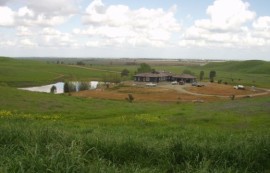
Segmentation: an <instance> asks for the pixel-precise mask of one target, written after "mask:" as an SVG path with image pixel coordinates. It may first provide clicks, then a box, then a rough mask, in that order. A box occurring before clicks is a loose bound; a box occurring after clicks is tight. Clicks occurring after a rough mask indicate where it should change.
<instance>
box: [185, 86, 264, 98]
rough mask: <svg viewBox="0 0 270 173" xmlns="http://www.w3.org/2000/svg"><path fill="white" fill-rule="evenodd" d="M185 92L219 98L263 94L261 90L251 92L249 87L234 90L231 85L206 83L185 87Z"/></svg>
mask: <svg viewBox="0 0 270 173" xmlns="http://www.w3.org/2000/svg"><path fill="white" fill-rule="evenodd" d="M185 90H187V91H189V92H193V93H199V94H209V95H219V96H231V95H236V96H238V95H252V94H258V93H262V92H264V91H263V90H259V89H255V91H253V90H252V89H251V88H250V87H245V90H240V89H234V88H233V86H231V85H224V84H217V83H207V84H206V85H205V86H203V87H194V86H190V87H186V88H185Z"/></svg>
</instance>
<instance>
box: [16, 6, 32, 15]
mask: <svg viewBox="0 0 270 173" xmlns="http://www.w3.org/2000/svg"><path fill="white" fill-rule="evenodd" d="M18 16H19V17H34V12H33V10H30V9H29V8H28V7H22V8H20V9H19V10H18Z"/></svg>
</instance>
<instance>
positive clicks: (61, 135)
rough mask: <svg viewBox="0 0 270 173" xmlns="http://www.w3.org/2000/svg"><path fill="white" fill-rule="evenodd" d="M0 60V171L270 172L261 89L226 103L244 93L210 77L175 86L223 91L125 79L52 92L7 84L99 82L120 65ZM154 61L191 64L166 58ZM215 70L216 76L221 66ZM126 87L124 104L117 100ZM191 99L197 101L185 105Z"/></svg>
mask: <svg viewBox="0 0 270 173" xmlns="http://www.w3.org/2000/svg"><path fill="white" fill-rule="evenodd" d="M0 67H1V68H0V92H1V94H0V152H1V155H0V161H1V162H0V172H269V171H270V164H269V163H270V133H269V129H270V117H269V115H270V97H269V94H268V95H267V94H266V95H263V96H258V97H251V98H239V99H235V100H231V99H229V96H230V95H231V94H236V95H241V94H243V92H244V94H248V95H249V94H253V92H252V91H250V90H248V89H247V90H245V91H240V90H234V89H233V88H232V85H224V84H216V83H215V84H207V85H208V86H205V87H191V86H190V87H188V88H185V90H187V91H190V92H194V93H197V94H222V95H224V96H226V98H216V97H206V96H197V95H190V94H187V93H179V92H178V91H177V90H175V89H172V88H168V87H167V86H164V87H156V88H145V87H136V86H132V85H128V86H126V85H122V86H110V87H109V88H108V89H106V88H104V89H98V90H94V91H82V92H78V93H71V94H60V95H54V94H46V93H35V92H29V91H22V90H18V89H17V87H24V86H35V85H38V84H47V83H52V82H55V81H65V80H102V78H103V76H104V75H108V74H110V75H115V74H116V73H109V72H108V71H119V72H121V70H122V69H124V68H127V69H128V67H129V66H126V65H123V66H118V65H117V66H113V67H112V66H109V67H108V68H106V67H105V66H104V65H103V66H101V65H93V66H89V67H92V68H94V69H104V70H108V71H97V70H93V69H92V70H91V69H86V68H77V67H71V66H68V65H65V64H64V65H62V64H47V63H46V62H43V61H33V60H16V59H8V58H2V59H0ZM86 67H88V66H87V65H86ZM155 68H156V69H161V68H162V67H161V66H155ZM163 68H165V69H174V70H175V72H178V73H180V72H181V70H182V69H186V68H188V69H194V70H193V71H194V73H197V72H199V71H200V70H201V69H199V67H197V66H196V67H190V66H188V67H186V66H179V67H177V66H171V64H170V65H169V66H164V67H163ZM203 68H206V67H203ZM135 69H136V66H132V68H131V69H130V71H134V70H135ZM232 73H233V74H238V73H237V72H232ZM217 74H218V76H219V75H220V78H223V76H222V75H223V74H224V76H226V75H227V74H228V73H226V72H225V71H218V70H217ZM239 76H241V78H243V80H245V79H246V80H247V82H246V83H252V82H251V81H249V77H250V76H257V78H256V79H257V80H256V82H255V83H256V85H257V86H258V87H263V88H268V86H269V85H270V82H269V79H268V77H269V74H268V73H264V74H253V73H240V74H239ZM224 78H226V77H224ZM170 86H171V85H170ZM175 87H176V86H175ZM177 87H178V86H177ZM210 87H211V88H210ZM214 89H215V90H214ZM224 89H226V91H227V92H225V91H224ZM256 92H257V93H261V92H262V91H260V90H258V91H256ZM100 93H102V94H100ZM129 93H131V94H132V95H133V96H134V98H135V100H134V101H133V102H132V103H130V102H128V101H126V100H125V98H126V97H127V95H128V94H129ZM101 96H102V97H101ZM198 99H203V100H205V102H204V103H197V102H193V100H198Z"/></svg>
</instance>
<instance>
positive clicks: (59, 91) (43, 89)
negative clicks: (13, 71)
mask: <svg viewBox="0 0 270 173" xmlns="http://www.w3.org/2000/svg"><path fill="white" fill-rule="evenodd" d="M70 83H72V84H73V85H74V86H75V87H76V91H78V90H79V85H80V82H78V81H76V82H70ZM98 83H99V82H98V81H91V82H89V89H96V88H97V85H98ZM64 84H65V83H64V82H57V83H54V84H49V85H43V86H36V87H27V88H19V89H21V90H26V91H33V92H44V93H50V92H51V88H52V86H55V87H56V90H55V94H62V93H64Z"/></svg>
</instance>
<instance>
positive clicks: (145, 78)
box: [134, 71, 173, 83]
mask: <svg viewBox="0 0 270 173" xmlns="http://www.w3.org/2000/svg"><path fill="white" fill-rule="evenodd" d="M172 76H173V74H172V73H170V72H164V71H161V72H159V71H155V72H151V73H140V74H136V75H134V80H135V81H137V82H156V83H158V82H163V81H171V80H172Z"/></svg>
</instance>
